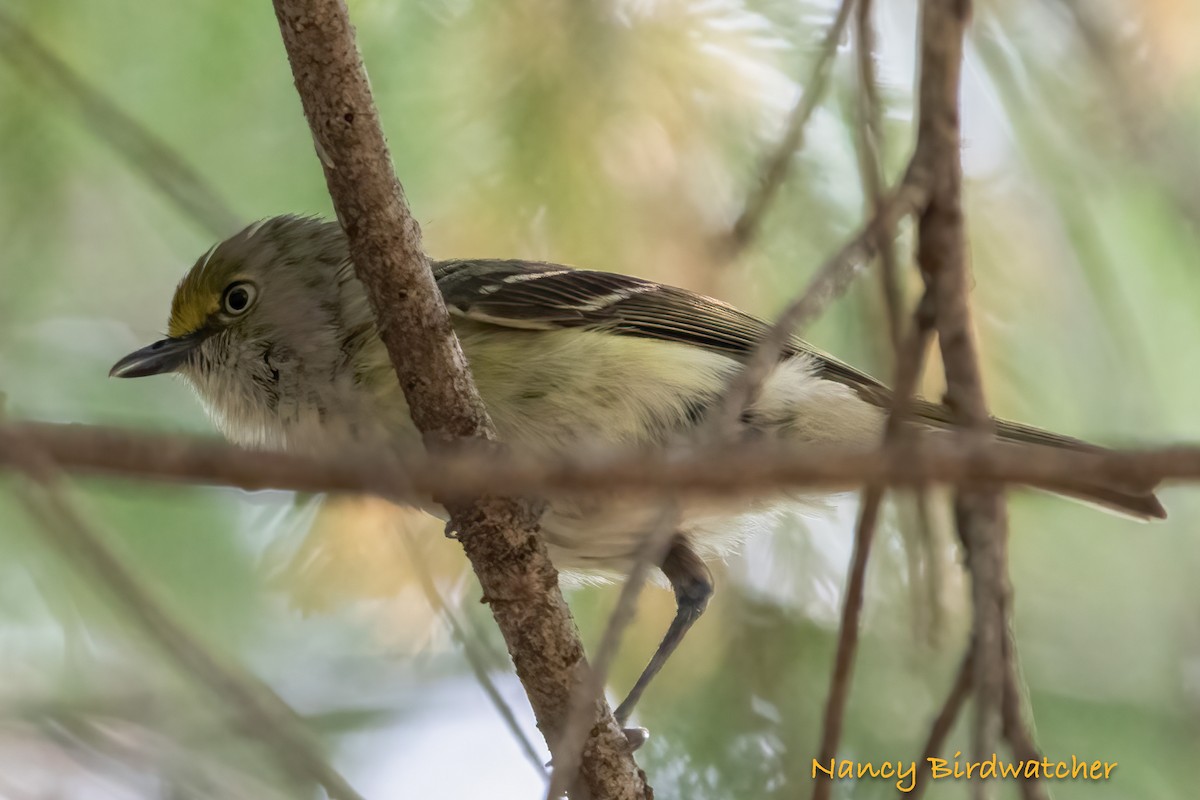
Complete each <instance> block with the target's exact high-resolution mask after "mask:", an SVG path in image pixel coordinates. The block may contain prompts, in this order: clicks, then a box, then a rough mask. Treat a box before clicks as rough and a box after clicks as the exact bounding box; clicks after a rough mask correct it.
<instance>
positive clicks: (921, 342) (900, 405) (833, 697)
mask: <svg viewBox="0 0 1200 800" xmlns="http://www.w3.org/2000/svg"><path fill="white" fill-rule="evenodd" d="M932 311H933V305H932V295H930V294H928V293H927V294H926V296H925V297H924V298H922V300H921V302H920V303H919V304H918V305H917V310H916V313H914V314H913V325H912V331H911V333H910V335H909V338H908V341H907V342H906V343H905V345H904V346H903V347H902V348H901V350H900V358H899V359H898V361H897V364H896V384H895V390H894V394H893V398H892V410H891V413H890V414H889V416H888V421H887V426H886V428H885V430H884V433H883V441H884V443H885V444H887V443H890V442H893V441H895V440H897V439H898V438H899V437H900V436H902V435H904V434H905V419H906V418H907V416H908V407H909V405H910V402H911V399H912V393H913V390H914V389H915V388H916V385H917V382H918V380H919V378H920V375H921V368H922V366H923V365H924V363H925V354H926V351H927V350H928V349H929V343H930V341H931V340H932V338H933V327H934V320H933V317H932ZM883 494H884V487H883V486H881V485H879V484H870V485H868V486H867V487H866V489H864V490H863V493H862V506H861V508H860V509H859V515H858V524H857V526H856V529H855V533H854V552H853V554H852V556H851V559H850V574H849V576H848V578H847V580H846V597H845V600H844V601H843V604H842V618H841V623H840V625H839V626H838V641H837V651H836V653H835V655H834V664H833V672H832V675H831V677H830V680H829V693H828V694H827V695H826V697H825V716H824V719H823V722H822V729H821V747H820V754H819V755H818V757H817V760H818V761H820V762H821V763H828V762H830V761H832V760H833V759H834V758H836V757H837V748H838V743H839V742H840V741H841V736H842V719H843V717H844V715H845V712H846V701H847V700H848V699H849V696H850V683H851V679H852V678H853V675H854V658H855V655H856V654H857V651H858V628H859V622H860V618H861V616H862V604H863V593H864V590H865V588H866V577H867V560H868V558H869V557H870V552H871V542H872V540H873V538H874V536H875V528H876V526H877V525H878V522H879V509H880V506H881V505H882V503H883ZM832 786H833V781H832V779H830V778H828V777H818V778H817V779H816V781H815V782H814V783H813V792H812V798H813V800H828V798H829V795H830V791H831V790H832Z"/></svg>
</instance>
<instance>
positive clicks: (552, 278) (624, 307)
mask: <svg viewBox="0 0 1200 800" xmlns="http://www.w3.org/2000/svg"><path fill="white" fill-rule="evenodd" d="M434 274H435V276H436V277H437V281H438V286H439V288H441V290H442V296H443V297H444V298H445V301H446V305H447V307H449V309H450V313H451V314H454V315H457V316H461V317H465V318H467V319H471V320H474V321H476V322H482V323H488V324H491V325H499V326H502V327H508V328H524V329H535V330H554V329H561V328H580V329H583V330H596V331H605V332H608V333H613V334H618V335H622V336H639V337H643V338H648V339H659V340H662V341H668V342H680V343H683V344H690V345H693V346H696V347H703V348H705V349H707V350H712V351H714V352H719V353H722V354H724V355H728V356H730V357H732V358H737V359H743V358H746V357H748V356H749V355H750V353H752V352H753V351H754V348H755V347H757V346H758V343H759V342H760V341H761V340H762V338H763V337H764V336H765V335H766V333H767V331H768V330H769V329H770V326H769V325H768V324H767V323H766V322H763V321H762V320H760V319H758V318H757V317H753V316H751V315H749V314H747V313H745V312H744V311H739V310H738V309H736V308H734V307H733V306H731V305H729V304H727V303H723V302H721V301H720V300H714V299H712V298H711V297H704V296H703V295H699V294H696V293H694V292H689V291H687V290H686V289H679V288H676V287H674V286H664V285H663V284H660V283H654V282H652V281H647V280H643V279H641V278H635V277H632V276H629V275H618V274H615V273H611V272H593V271H591V270H580V269H572V268H570V267H564V266H562V265H560V264H547V263H543V262H532V261H506V260H472V261H442V262H435V264H434ZM801 355H803V356H807V357H808V358H810V359H811V360H812V363H813V366H814V369H815V371H816V374H817V375H819V376H820V377H822V378H825V379H827V380H832V381H836V382H838V383H842V384H845V385H846V386H849V387H850V388H852V389H854V391H855V392H857V393H858V394H859V396H861V397H862V398H863V399H864V400H866V401H867V402H869V403H871V404H872V405H876V406H880V407H888V406H889V405H890V402H891V401H890V399H889V398H890V396H891V395H890V392H889V391H888V389H887V387H885V386H884V385H883V384H881V383H880V382H879V381H877V380H875V379H874V378H872V377H871V376H870V375H867V374H866V373H863V372H860V371H858V370H856V369H854V368H853V367H851V366H849V365H848V364H845V363H843V362H841V361H838V360H837V359H836V358H834V357H833V356H830V355H828V354H826V353H823V352H821V351H819V350H817V349H816V348H814V347H812V346H811V345H809V344H807V343H805V342H803V341H801V340H800V339H797V338H793V339H792V340H791V342H790V343H789V345H788V347H787V348H786V349H785V351H784V352H783V354H782V357H783V358H793V357H796V356H801Z"/></svg>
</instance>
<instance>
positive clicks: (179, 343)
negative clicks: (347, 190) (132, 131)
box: [109, 216, 371, 438]
mask: <svg viewBox="0 0 1200 800" xmlns="http://www.w3.org/2000/svg"><path fill="white" fill-rule="evenodd" d="M370 320H371V316H370V312H369V310H368V308H367V304H366V298H365V294H364V293H363V290H362V287H361V285H360V284H359V283H358V281H357V279H356V278H355V277H354V270H353V268H352V266H351V263H350V259H349V254H348V251H347V247H346V240H345V236H344V234H343V233H342V230H341V227H340V226H339V225H338V224H337V223H335V222H327V221H323V220H320V219H315V218H311V217H295V216H285V217H274V218H271V219H268V220H265V221H262V222H257V223H255V224H253V225H250V226H249V227H247V228H245V229H244V230H242V231H240V232H239V233H237V234H235V235H234V236H232V237H230V238H229V239H226V240H225V241H223V242H221V243H220V244H218V245H216V246H215V247H213V248H212V249H210V250H209V251H208V252H207V253H205V254H204V255H203V256H201V257H200V258H199V259H198V260H197V261H196V263H195V264H194V265H193V266H192V268H191V269H190V270H189V271H188V273H187V274H186V275H185V276H184V278H183V280H182V281H180V283H179V286H178V288H177V289H176V290H175V297H174V299H173V300H172V301H171V314H170V318H169V321H168V324H167V337H166V338H164V339H160V340H159V341H157V342H154V343H153V344H151V345H148V346H147V347H143V348H142V349H140V350H137V351H135V352H133V353H130V354H129V355H127V356H125V357H124V358H122V359H121V360H120V361H118V362H117V363H116V364H115V365H114V366H113V368H112V370H111V371H110V372H109V374H110V375H111V376H113V377H118V378H140V377H144V376H147V375H160V374H164V373H178V374H181V375H183V376H184V377H185V378H187V379H188V381H189V382H190V383H191V384H192V385H193V386H194V387H195V388H196V389H197V391H198V392H199V393H200V395H201V396H202V398H203V399H204V400H205V402H206V404H207V405H208V406H209V407H210V409H212V410H213V411H214V412H215V416H217V417H218V418H221V417H229V416H230V415H233V416H234V417H235V418H242V419H251V418H253V419H255V420H258V419H260V418H265V417H266V416H267V415H270V414H274V413H276V412H277V411H278V409H280V408H281V407H286V408H289V409H290V408H295V407H297V405H298V404H304V403H309V404H310V405H311V404H312V403H313V402H319V401H320V396H321V395H323V394H325V393H326V388H325V385H326V384H329V383H330V382H333V381H335V380H336V378H337V376H338V375H339V374H340V372H342V371H344V370H345V369H346V368H347V366H348V364H349V362H350V360H351V359H352V357H353V355H354V346H355V345H356V343H357V342H358V341H359V340H361V339H362V338H363V337H364V336H365V335H366V334H367V332H368V331H369V330H370V329H371V322H370ZM311 398H316V399H315V400H312V399H311ZM236 423H237V419H234V420H233V423H232V424H230V425H223V426H222V427H233V425H235V424H236ZM238 438H241V437H238Z"/></svg>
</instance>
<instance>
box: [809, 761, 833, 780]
mask: <svg viewBox="0 0 1200 800" xmlns="http://www.w3.org/2000/svg"><path fill="white" fill-rule="evenodd" d="M818 772H824V773H825V774H826V775H827V776H829V777H830V778H832V777H833V759H832V758H831V759H829V769H825V767H823V766H821V762H820V761H817V760H816V759H815V758H814V759H813V765H812V776H813V778H816V777H817V773H818Z"/></svg>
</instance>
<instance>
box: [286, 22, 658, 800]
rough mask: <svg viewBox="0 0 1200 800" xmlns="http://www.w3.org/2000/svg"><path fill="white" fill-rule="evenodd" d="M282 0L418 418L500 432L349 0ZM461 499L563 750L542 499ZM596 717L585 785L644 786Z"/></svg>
mask: <svg viewBox="0 0 1200 800" xmlns="http://www.w3.org/2000/svg"><path fill="white" fill-rule="evenodd" d="M274 6H275V15H276V18H277V19H278V21H279V29H280V32H281V34H282V36H283V42H284V46H285V47H286V48H287V53H288V60H289V61H290V62H291V65H292V73H293V75H294V77H295V80H296V89H297V91H298V92H299V94H300V100H301V103H302V105H303V106H304V113H305V116H306V117H307V118H308V123H309V127H310V128H311V129H312V134H313V139H314V141H315V142H316V146H317V152H318V154H319V156H320V160H321V164H322V167H323V168H324V171H325V180H326V183H327V184H328V186H329V193H330V196H331V197H332V199H333V204H334V208H335V209H336V211H337V214H338V219H339V221H340V222H341V224H342V227H343V228H344V229H345V231H346V237H347V239H348V241H349V246H350V253H351V255H352V257H353V259H354V264H355V271H356V273H357V275H358V277H359V279H360V280H361V281H362V282H363V284H364V286H365V287H366V289H367V294H368V296H369V298H370V301H371V307H372V309H373V311H374V313H375V319H376V321H377V323H378V328H379V333H380V336H381V338H382V339H383V342H384V344H385V345H386V347H387V351H388V355H389V356H390V358H391V362H392V366H393V367H394V368H395V370H396V375H397V376H398V378H399V382H400V386H401V388H402V389H403V391H404V396H405V398H406V400H407V402H408V407H409V411H410V414H411V416H412V419H413V422H414V423H415V424H416V426H417V428H418V429H420V430H421V431H422V433H424V434H425V435H426V438H427V441H429V442H431V443H435V444H437V443H444V442H446V441H448V440H451V439H454V438H458V437H478V438H482V439H487V440H494V439H495V433H494V429H493V428H492V425H491V422H490V420H489V419H488V416H487V411H486V410H485V408H484V406H483V402H482V400H481V399H480V397H479V393H478V392H477V391H476V389H475V386H474V383H473V382H472V380H471V376H470V373H469V371H468V369H467V363H466V360H465V358H464V357H463V353H462V349H461V348H460V347H459V343H458V339H457V338H456V337H455V335H454V331H453V328H452V327H451V325H450V318H449V315H448V314H447V312H446V308H445V305H444V304H443V302H442V299H441V295H440V293H439V292H438V289H437V286H436V284H435V283H434V280H433V275H432V273H431V272H430V270H429V268H428V264H427V262H426V258H425V253H424V250H423V248H422V245H421V231H420V227H419V226H418V224H417V222H416V220H415V219H414V218H413V216H412V214H411V213H410V212H409V210H408V206H407V204H406V202H405V199H404V193H403V190H402V188H401V186H400V182H399V181H398V180H397V178H396V176H395V174H394V172H393V170H392V164H391V156H390V154H389V152H388V148H387V143H386V142H385V140H384V136H383V131H382V128H381V127H380V123H379V115H378V112H377V110H376V108H375V104H374V101H373V99H372V97H371V91H370V86H369V84H368V81H367V75H366V71H365V70H364V68H363V65H362V61H361V58H360V56H359V53H358V48H357V45H356V43H355V39H354V31H353V29H352V27H351V25H350V20H349V17H348V14H347V11H346V6H345V4H344V2H343V0H274ZM418 123H419V121H418ZM461 498H462V496H461V495H459V496H458V497H457V498H455V499H454V500H451V501H449V502H446V503H445V505H446V507H447V510H448V511H449V512H450V514H451V519H452V523H451V524H452V525H453V527H454V529H455V530H456V531H457V532H458V534H459V540H460V541H461V543H462V545H463V549H464V550H465V551H466V553H467V557H468V558H469V559H470V561H471V565H472V567H473V568H474V569H475V572H476V575H477V576H478V577H479V582H480V584H481V586H482V587H483V592H484V599H485V601H486V602H488V603H489V605H490V607H491V610H492V614H493V616H494V617H495V618H496V623H497V625H498V626H499V627H500V630H501V632H502V633H503V635H504V639H505V642H506V643H507V644H508V648H509V653H510V655H511V656H512V657H513V663H514V665H515V667H516V671H517V675H518V677H519V678H520V679H521V683H522V685H523V686H524V687H525V691H526V693H527V694H528V696H529V700H530V703H531V704H532V706H533V710H534V714H535V716H536V717H537V720H538V726H539V728H541V731H542V734H543V736H545V738H546V741H547V744H548V745H549V746H550V748H551V752H552V753H553V748H554V746H555V745H556V743H557V741H558V738H559V736H560V734H561V731H562V727H563V725H564V724H565V721H566V718H567V714H568V710H569V705H570V698H571V696H572V692H573V691H574V689H575V686H576V685H577V684H578V683H579V682H580V680H582V676H583V674H584V670H585V669H586V661H585V658H584V653H583V646H582V645H581V643H580V641H579V634H578V631H577V630H576V629H575V624H574V621H573V620H572V618H571V614H570V611H569V609H568V608H567V605H566V602H565V601H564V600H563V597H562V593H561V591H560V590H559V588H558V574H557V572H556V571H555V570H554V567H553V566H552V565H551V563H550V560H549V558H548V556H547V555H546V546H545V543H544V542H542V540H541V539H540V538H539V537H538V535H537V524H536V520H537V517H538V514H539V509H535V508H533V507H532V505H531V504H528V503H523V502H518V501H516V500H512V499H505V498H500V497H495V496H487V497H483V498H480V499H478V500H475V501H473V502H463V501H462V499H461ZM439 499H440V498H439ZM596 721H597V724H596V725H595V726H593V728H592V732H591V735H590V738H589V741H588V745H587V746H586V747H585V755H584V761H583V768H582V778H583V782H584V784H585V785H586V786H587V788H588V790H589V791H590V792H591V794H593V795H595V796H597V797H605V798H607V797H614V798H630V799H631V800H632V799H633V798H643V797H646V796H648V794H650V789H649V787H648V786H647V785H646V783H645V779H644V776H643V775H642V774H641V771H640V770H639V769H638V768H637V765H636V764H635V763H634V761H633V758H632V755H631V753H630V751H629V747H628V744H627V742H626V740H625V737H624V735H623V734H622V733H621V730H620V729H619V728H618V727H617V725H616V722H615V721H614V720H613V718H612V714H611V712H610V711H609V710H608V706H607V705H606V704H605V703H603V702H601V703H598V704H597V706H596Z"/></svg>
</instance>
